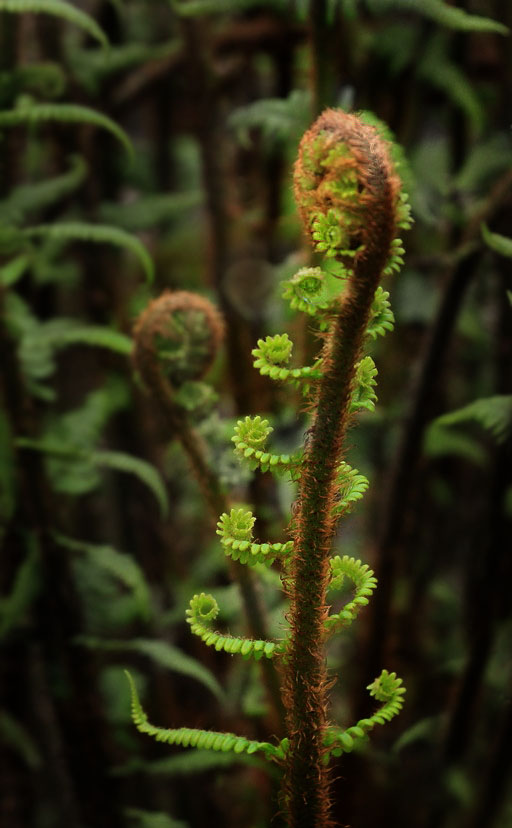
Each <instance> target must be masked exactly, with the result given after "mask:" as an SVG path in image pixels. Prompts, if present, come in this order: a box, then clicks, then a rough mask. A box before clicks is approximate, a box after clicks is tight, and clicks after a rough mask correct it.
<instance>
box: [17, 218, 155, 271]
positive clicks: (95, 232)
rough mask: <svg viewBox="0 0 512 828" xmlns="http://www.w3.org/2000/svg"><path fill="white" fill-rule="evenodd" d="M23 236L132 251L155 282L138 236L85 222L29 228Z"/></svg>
mask: <svg viewBox="0 0 512 828" xmlns="http://www.w3.org/2000/svg"><path fill="white" fill-rule="evenodd" d="M20 232H21V234H22V235H23V236H24V237H25V238H27V239H33V238H45V239H55V240H56V241H70V242H72V241H84V242H93V243H95V244H114V245H116V246H117V247H122V248H124V249H125V250H129V251H131V252H132V253H133V254H134V255H135V256H136V257H137V259H138V260H139V263H140V264H141V265H142V268H143V270H144V273H145V274H146V278H147V279H148V281H149V282H152V281H153V277H154V267H153V261H152V259H151V256H150V255H149V253H148V251H147V249H146V247H145V246H144V245H143V244H142V242H141V241H139V239H138V238H137V237H136V236H132V235H131V234H130V233H127V232H126V230H121V228H119V227H111V226H110V225H108V224H86V223H85V222H78V221H67V222H62V223H61V224H58V223H56V224H41V225H38V226H37V227H28V228H26V229H25V230H23V231H20Z"/></svg>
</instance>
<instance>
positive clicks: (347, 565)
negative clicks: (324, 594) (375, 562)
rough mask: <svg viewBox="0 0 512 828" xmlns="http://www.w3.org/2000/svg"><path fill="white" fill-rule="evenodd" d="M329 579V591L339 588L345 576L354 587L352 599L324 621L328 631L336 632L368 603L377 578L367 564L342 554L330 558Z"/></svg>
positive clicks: (349, 622)
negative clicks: (341, 556)
mask: <svg viewBox="0 0 512 828" xmlns="http://www.w3.org/2000/svg"><path fill="white" fill-rule="evenodd" d="M330 563H331V581H330V584H329V592H331V591H332V592H334V591H336V590H338V589H340V588H341V586H342V585H343V583H344V581H345V578H349V579H350V580H351V581H352V583H353V584H354V587H355V594H354V597H353V598H352V600H350V601H348V602H347V603H346V604H345V605H344V606H343V607H342V609H341V610H340V611H339V612H336V613H331V614H330V615H329V616H328V617H327V619H326V621H325V628H326V630H328V631H329V632H331V633H332V632H338V631H339V630H341V629H343V628H344V627H346V626H348V625H349V624H351V623H352V621H353V620H354V618H355V617H356V615H357V614H358V612H359V611H360V610H361V609H362V607H364V606H366V605H367V604H368V600H369V598H370V597H371V595H372V592H373V590H374V589H375V587H376V586H377V579H376V578H375V576H374V574H373V572H372V570H371V569H370V567H369V566H368V565H367V564H363V563H361V561H356V559H355V558H350V557H349V556H348V555H344V556H343V558H340V556H339V555H336V556H335V557H334V558H332V560H331V562H330Z"/></svg>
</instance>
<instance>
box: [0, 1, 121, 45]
mask: <svg viewBox="0 0 512 828" xmlns="http://www.w3.org/2000/svg"><path fill="white" fill-rule="evenodd" d="M0 12H11V13H13V14H25V13H26V12H32V13H36V14H50V15H53V16H54V17H60V18H61V20H65V21H66V22H68V23H73V24H74V25H75V26H79V28H81V29H83V31H84V32H87V34H89V35H90V36H91V37H93V38H94V39H95V40H97V41H98V42H99V43H101V45H102V46H108V40H107V36H106V34H105V33H104V32H103V30H102V29H101V28H100V27H99V26H98V24H97V23H96V21H95V20H94V19H93V18H92V17H91V16H90V15H88V14H87V13H86V12H84V11H82V10H81V9H77V8H76V5H74V4H73V3H66V2H65V0H0Z"/></svg>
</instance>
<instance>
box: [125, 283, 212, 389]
mask: <svg viewBox="0 0 512 828" xmlns="http://www.w3.org/2000/svg"><path fill="white" fill-rule="evenodd" d="M223 335H224V323H223V321H222V317H221V316H220V314H219V312H218V311H217V310H216V308H215V307H214V306H213V305H212V303H211V302H209V301H208V299H205V298H204V297H202V296H199V295H198V294H196V293H190V292H189V291H186V290H178V291H175V292H172V291H165V292H164V293H162V295H161V296H159V297H158V299H154V300H153V301H152V302H150V304H149V305H148V307H147V308H146V309H145V310H144V311H143V313H142V314H141V315H140V316H139V318H138V320H137V323H136V325H135V328H134V339H135V348H134V353H133V360H134V364H135V367H136V369H137V371H138V372H139V373H140V375H141V376H142V378H143V380H144V381H145V382H146V383H147V384H148V385H149V386H152V385H153V384H154V377H155V371H157V372H158V373H160V374H163V375H164V376H165V377H166V379H167V380H168V382H169V383H170V384H171V386H172V387H173V388H178V387H179V386H180V385H182V384H183V383H184V382H186V381H188V380H198V379H200V378H201V377H203V376H204V375H205V374H206V372H207V371H208V369H209V368H210V366H211V364H212V362H213V360H214V359H215V355H216V353H217V351H218V348H219V346H220V343H221V341H222V338H223Z"/></svg>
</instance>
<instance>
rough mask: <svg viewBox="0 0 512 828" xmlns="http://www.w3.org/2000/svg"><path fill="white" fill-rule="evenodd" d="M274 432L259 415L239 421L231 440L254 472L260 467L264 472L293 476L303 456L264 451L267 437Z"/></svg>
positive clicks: (239, 454) (298, 453) (299, 453)
mask: <svg viewBox="0 0 512 828" xmlns="http://www.w3.org/2000/svg"><path fill="white" fill-rule="evenodd" d="M273 430H274V429H273V428H272V426H271V425H269V422H268V420H265V419H263V417H260V415H259V414H258V415H256V416H255V417H245V419H244V420H238V422H237V424H236V426H235V433H234V435H233V437H232V438H231V439H232V441H233V442H234V444H235V451H236V453H237V454H238V456H239V457H240V458H241V459H242V460H245V461H247V463H248V464H249V467H250V468H251V469H253V470H254V469H257V468H258V467H259V468H260V469H261V471H262V472H266V471H271V472H273V473H274V474H282V473H284V472H289V473H290V474H292V476H293V475H294V474H296V473H297V471H298V468H299V464H300V462H301V457H302V454H301V452H297V453H296V454H272V453H271V452H269V451H264V448H265V443H266V440H267V437H269V436H270V434H271V433H272V431H273Z"/></svg>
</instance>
